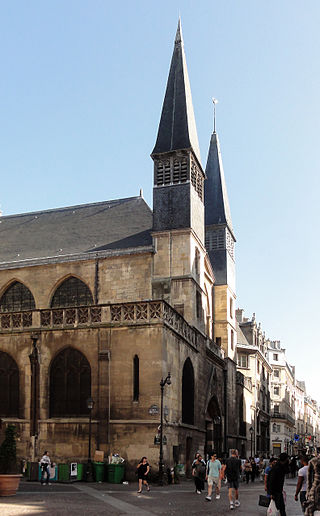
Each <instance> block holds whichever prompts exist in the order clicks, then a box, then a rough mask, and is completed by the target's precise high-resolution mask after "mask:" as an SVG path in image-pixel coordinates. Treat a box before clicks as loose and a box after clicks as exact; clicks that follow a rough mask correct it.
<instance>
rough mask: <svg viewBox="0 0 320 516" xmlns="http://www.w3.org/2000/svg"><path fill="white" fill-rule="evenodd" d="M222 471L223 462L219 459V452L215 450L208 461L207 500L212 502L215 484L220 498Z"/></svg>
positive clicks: (217, 495)
mask: <svg viewBox="0 0 320 516" xmlns="http://www.w3.org/2000/svg"><path fill="white" fill-rule="evenodd" d="M220 471H221V462H220V461H219V460H218V459H217V454H216V453H215V452H214V451H213V452H212V453H211V459H209V460H208V462H207V471H206V480H207V482H208V495H207V496H206V500H207V501H208V502H211V495H212V489H213V486H215V492H216V500H219V498H220Z"/></svg>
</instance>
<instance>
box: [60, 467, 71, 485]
mask: <svg viewBox="0 0 320 516" xmlns="http://www.w3.org/2000/svg"><path fill="white" fill-rule="evenodd" d="M58 480H59V482H69V481H70V466H69V464H58Z"/></svg>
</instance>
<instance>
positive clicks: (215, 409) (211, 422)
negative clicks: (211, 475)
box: [205, 396, 222, 457]
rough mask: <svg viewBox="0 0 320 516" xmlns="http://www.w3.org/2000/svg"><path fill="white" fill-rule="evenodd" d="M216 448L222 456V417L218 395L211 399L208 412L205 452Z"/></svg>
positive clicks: (207, 452) (219, 455)
mask: <svg viewBox="0 0 320 516" xmlns="http://www.w3.org/2000/svg"><path fill="white" fill-rule="evenodd" d="M212 450H214V451H215V452H216V453H217V455H218V457H221V456H222V419H221V411H220V407H219V403H218V400H217V398H216V396H212V398H211V400H210V401H209V404H208V408H207V413H206V443H205V454H206V455H209V454H210V452H211V451H212Z"/></svg>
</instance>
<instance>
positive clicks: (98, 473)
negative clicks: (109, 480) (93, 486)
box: [93, 462, 104, 482]
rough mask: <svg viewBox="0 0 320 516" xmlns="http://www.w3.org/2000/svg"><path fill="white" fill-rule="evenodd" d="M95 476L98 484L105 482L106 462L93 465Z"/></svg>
mask: <svg viewBox="0 0 320 516" xmlns="http://www.w3.org/2000/svg"><path fill="white" fill-rule="evenodd" d="M93 476H94V479H95V481H96V482H103V480H104V462H94V463H93Z"/></svg>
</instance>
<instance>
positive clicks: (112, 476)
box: [108, 464, 124, 484]
mask: <svg viewBox="0 0 320 516" xmlns="http://www.w3.org/2000/svg"><path fill="white" fill-rule="evenodd" d="M123 477H124V464H108V482H110V483H111V484H121V482H122V480H123Z"/></svg>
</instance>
